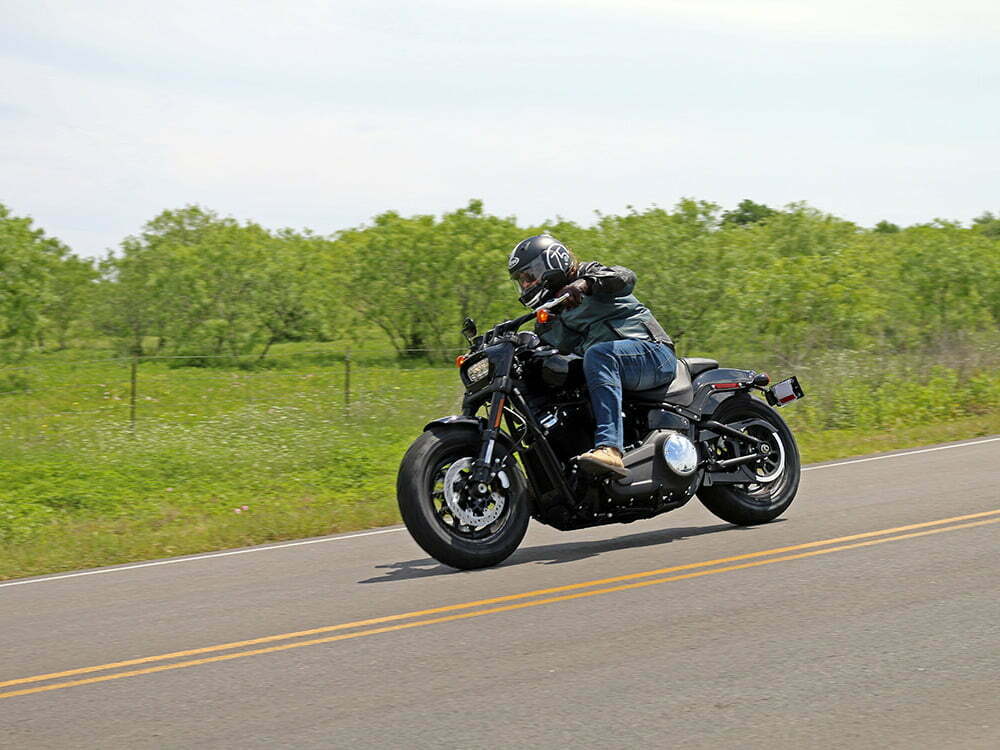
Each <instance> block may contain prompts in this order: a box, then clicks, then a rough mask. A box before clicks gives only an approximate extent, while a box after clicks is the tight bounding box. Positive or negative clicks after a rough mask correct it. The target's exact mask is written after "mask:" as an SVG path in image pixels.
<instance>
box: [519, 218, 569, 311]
mask: <svg viewBox="0 0 1000 750" xmlns="http://www.w3.org/2000/svg"><path fill="white" fill-rule="evenodd" d="M572 265H573V256H572V255H570V252H569V250H567V249H566V246H565V245H563V244H562V243H561V242H560V241H559V240H557V239H556V238H555V237H553V236H552V235H551V234H549V233H548V232H546V233H544V234H537V235H535V236H534V237H529V238H528V239H526V240H521V241H520V242H518V243H517V246H516V247H515V248H514V249H513V250H512V251H511V253H510V259H509V260H508V261H507V271H508V272H509V273H510V277H511V278H512V279H513V280H514V283H515V284H517V291H518V293H519V294H520V296H519V297H518V299H519V300H520V301H521V304H522V305H524V306H526V307H530V308H532V309H536V308H538V307H539V306H540V305H542V304H544V303H545V302H546V301H548V300H549V299H550V298H551V297H552V293H553V292H555V291H558V290H559V289H561V288H562V287H564V286H566V285H567V284H568V283H569V269H570V267H571V266H572Z"/></svg>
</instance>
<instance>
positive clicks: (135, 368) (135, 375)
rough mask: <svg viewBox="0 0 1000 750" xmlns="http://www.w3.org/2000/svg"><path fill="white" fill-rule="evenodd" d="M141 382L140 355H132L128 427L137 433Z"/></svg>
mask: <svg viewBox="0 0 1000 750" xmlns="http://www.w3.org/2000/svg"><path fill="white" fill-rule="evenodd" d="M138 380H139V355H138V354H134V355H132V377H131V382H130V386H129V394H128V427H129V429H130V430H131V431H132V432H135V393H136V389H137V386H138Z"/></svg>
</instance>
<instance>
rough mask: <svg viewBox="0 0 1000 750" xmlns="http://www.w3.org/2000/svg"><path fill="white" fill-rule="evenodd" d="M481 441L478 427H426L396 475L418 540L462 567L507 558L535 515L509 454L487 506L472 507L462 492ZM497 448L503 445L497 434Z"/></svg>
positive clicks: (405, 516)
mask: <svg viewBox="0 0 1000 750" xmlns="http://www.w3.org/2000/svg"><path fill="white" fill-rule="evenodd" d="M479 447H480V435H479V431H478V430H475V429H472V428H469V427H467V426H464V425H463V426H454V427H447V428H436V429H431V430H428V431H427V432H425V433H424V434H422V435H421V436H420V437H419V438H417V440H416V441H415V442H414V443H413V445H411V446H410V449H409V450H408V451H407V452H406V455H405V456H404V457H403V461H402V463H401V464H400V467H399V474H398V475H397V478H396V499H397V501H398V503H399V512H400V514H401V515H402V517H403V522H404V523H405V524H406V528H407V529H408V530H409V532H410V535H411V536H412V537H413V539H414V541H416V543H417V544H419V545H420V547H421V548H422V549H423V550H424V551H425V552H426V553H427V554H428V555H430V556H431V557H433V558H434V559H435V560H437V561H438V562H441V563H443V564H445V565H449V566H451V567H453V568H459V569H460V570H470V569H474V568H486V567H489V566H491V565H496V564H497V563H499V562H502V561H503V560H506V559H507V558H508V557H509V556H510V555H511V554H512V553H513V552H514V550H516V549H517V547H518V545H519V544H520V543H521V540H522V539H523V538H524V534H525V532H526V531H527V529H528V521H529V520H530V518H531V513H530V508H529V507H528V498H527V493H526V491H525V488H526V482H525V479H524V475H523V474H522V473H521V470H520V468H519V467H518V466H517V463H516V462H515V461H514V459H513V456H511V455H509V454H508V455H507V456H506V461H505V463H504V468H503V470H502V472H500V473H499V474H498V476H497V478H496V479H495V480H494V484H493V486H492V487H491V488H490V489H491V493H490V496H489V498H488V501H487V503H486V504H485V507H477V508H473V507H472V505H471V504H469V500H468V497H467V496H463V494H462V493H463V492H464V489H463V487H464V484H463V482H464V481H465V475H467V473H468V468H469V467H470V465H471V462H472V461H474V460H475V458H476V456H477V455H478V453H479ZM496 450H497V451H502V450H505V448H504V446H503V444H502V443H501V442H500V441H499V440H498V441H497V443H496ZM497 455H499V454H497Z"/></svg>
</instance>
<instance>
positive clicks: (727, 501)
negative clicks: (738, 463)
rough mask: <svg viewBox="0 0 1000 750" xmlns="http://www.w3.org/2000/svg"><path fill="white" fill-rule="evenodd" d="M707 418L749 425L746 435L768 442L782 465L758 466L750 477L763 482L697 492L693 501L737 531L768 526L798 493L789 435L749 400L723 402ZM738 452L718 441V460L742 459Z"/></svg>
mask: <svg viewBox="0 0 1000 750" xmlns="http://www.w3.org/2000/svg"><path fill="white" fill-rule="evenodd" d="M712 418H713V419H714V420H716V421H718V422H722V423H723V424H727V425H734V424H736V425H739V424H748V425H749V426H748V427H747V428H746V431H747V432H749V433H750V434H752V435H754V437H758V438H760V439H764V440H767V441H768V442H769V443H773V448H774V449H775V451H780V454H778V453H772V455H780V456H781V464H780V465H779V464H778V463H776V462H775V461H773V462H772V463H771V464H770V465H767V464H761V465H758V467H757V468H756V470H755V473H756V474H757V475H758V476H760V477H761V480H762V481H760V482H757V483H748V484H743V485H739V484H737V485H728V484H727V485H713V486H710V487H702V488H701V489H699V490H698V499H699V500H701V502H702V504H703V505H704V506H705V507H706V508H708V509H709V510H710V511H712V513H714V514H715V515H716V516H718V517H719V518H721V519H722V520H723V521H728V522H729V523H732V524H736V525H737V526H752V525H754V524H759V523H767V522H768V521H773V520H774V519H775V518H777V517H778V516H780V515H781V514H782V513H784V512H785V510H786V509H787V508H788V506H789V505H791V504H792V500H794V499H795V493H796V492H798V489H799V473H800V466H801V464H800V459H799V449H798V446H797V445H796V444H795V438H794V437H793V436H792V431H791V430H790V429H789V427H788V425H787V424H785V420H784V419H782V418H781V416H780V415H779V414H778V412H777V411H775V410H774V409H772V408H771V407H770V406H768V405H767V404H765V403H763V402H762V401H759V400H757V399H753V398H750V397H748V396H747V397H743V396H735V397H733V398H730V399H728V400H727V401H724V402H723V403H722V405H721V406H720V407H719V409H718V410H717V411H716V412H715V414H713V415H712ZM741 450H743V449H742V448H741V444H740V443H739V442H738V441H735V440H732V439H730V438H726V437H721V438H719V439H718V440H717V442H716V457H717V458H733V457H735V456H737V455H745V454H741V453H740V451H741Z"/></svg>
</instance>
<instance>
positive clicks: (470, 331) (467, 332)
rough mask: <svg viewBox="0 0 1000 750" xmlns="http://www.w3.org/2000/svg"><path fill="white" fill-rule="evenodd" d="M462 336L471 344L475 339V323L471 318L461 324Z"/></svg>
mask: <svg viewBox="0 0 1000 750" xmlns="http://www.w3.org/2000/svg"><path fill="white" fill-rule="evenodd" d="M462 335H463V336H465V338H466V340H467V341H468V342H469V343H470V344H471V343H472V339H474V338H475V337H476V321H474V320H473V319H472V318H466V319H465V322H464V323H462Z"/></svg>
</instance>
